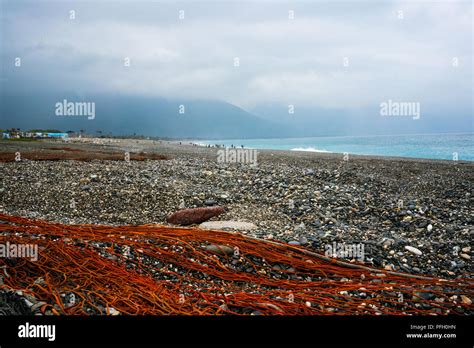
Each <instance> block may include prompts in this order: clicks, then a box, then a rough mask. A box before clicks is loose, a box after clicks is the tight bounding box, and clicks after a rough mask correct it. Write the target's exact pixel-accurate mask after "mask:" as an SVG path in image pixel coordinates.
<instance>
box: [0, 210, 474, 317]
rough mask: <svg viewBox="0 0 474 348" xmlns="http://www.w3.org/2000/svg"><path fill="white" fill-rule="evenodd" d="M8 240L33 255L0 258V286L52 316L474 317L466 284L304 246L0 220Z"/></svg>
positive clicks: (1, 239) (225, 235) (146, 228)
mask: <svg viewBox="0 0 474 348" xmlns="http://www.w3.org/2000/svg"><path fill="white" fill-rule="evenodd" d="M7 241H8V242H9V243H10V244H13V243H15V244H35V245H38V246H39V258H38V260H37V261H33V260H30V259H28V258H9V259H0V266H3V267H4V273H5V274H4V275H3V276H4V285H1V286H0V288H10V289H15V290H22V291H23V292H24V293H26V294H30V295H33V296H34V297H35V298H36V299H38V300H41V301H44V302H46V304H45V305H43V306H42V308H41V310H42V311H43V312H44V311H46V310H50V311H52V312H53V313H55V314H69V315H84V314H114V313H118V312H120V313H123V314H133V315H136V314H138V315H168V314H172V315H214V314H239V315H246V314H254V315H255V314H263V315H314V314H316V315H324V314H326V315H328V314H329V315H340V314H343V315H347V314H360V315H380V314H392V315H411V314H466V313H469V312H472V310H473V306H472V305H471V304H467V303H464V302H463V301H461V300H460V299H459V296H460V295H464V296H467V297H468V298H472V296H473V293H474V291H473V284H472V280H470V279H456V280H445V279H439V278H435V277H414V278H408V277H407V276H405V275H404V274H396V273H393V272H392V273H390V272H387V271H385V270H377V269H369V268H351V267H347V266H346V265H344V264H340V263H338V262H336V261H335V260H325V259H324V257H323V256H318V255H317V254H314V253H310V252H307V251H305V249H304V248H299V247H294V246H291V245H287V244H283V243H277V242H270V241H264V240H258V239H254V238H250V237H246V236H244V235H242V234H239V233H229V232H222V231H205V230H199V229H191V228H190V229H186V228H169V227H163V226H156V225H143V226H103V225H63V224H58V223H50V222H45V221H40V220H31V219H26V218H21V217H14V216H9V215H3V214H0V243H3V244H4V243H6V242H7ZM209 245H211V246H212V247H209ZM351 265H352V264H351ZM352 267H358V266H357V265H352ZM71 297H73V298H74V299H75V300H74V301H72V302H71V301H69V300H68V298H69V299H70V298H71ZM68 301H69V302H68ZM117 311H118V312H117Z"/></svg>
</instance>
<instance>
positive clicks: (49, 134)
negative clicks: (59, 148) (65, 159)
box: [45, 133, 69, 139]
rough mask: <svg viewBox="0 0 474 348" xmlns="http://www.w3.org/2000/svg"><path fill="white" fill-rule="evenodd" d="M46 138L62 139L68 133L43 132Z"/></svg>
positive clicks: (65, 137) (67, 135) (66, 136)
mask: <svg viewBox="0 0 474 348" xmlns="http://www.w3.org/2000/svg"><path fill="white" fill-rule="evenodd" d="M45 135H46V137H47V138H62V139H67V138H68V137H69V134H67V133H45Z"/></svg>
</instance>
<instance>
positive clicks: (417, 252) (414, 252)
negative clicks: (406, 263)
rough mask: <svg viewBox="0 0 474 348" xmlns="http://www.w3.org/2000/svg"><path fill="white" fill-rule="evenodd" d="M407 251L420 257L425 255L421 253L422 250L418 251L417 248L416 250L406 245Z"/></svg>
mask: <svg viewBox="0 0 474 348" xmlns="http://www.w3.org/2000/svg"><path fill="white" fill-rule="evenodd" d="M405 249H406V250H408V251H409V252H411V253H412V254H415V255H418V256H420V255H421V254H423V253H422V252H421V250H419V249H417V248H414V247H412V246H409V245H406V246H405Z"/></svg>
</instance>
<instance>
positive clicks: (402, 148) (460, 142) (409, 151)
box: [197, 133, 474, 161]
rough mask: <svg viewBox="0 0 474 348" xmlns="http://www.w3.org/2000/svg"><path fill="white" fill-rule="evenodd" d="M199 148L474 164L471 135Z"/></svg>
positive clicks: (239, 141) (242, 141) (260, 141)
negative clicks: (471, 162) (320, 153)
mask: <svg viewBox="0 0 474 348" xmlns="http://www.w3.org/2000/svg"><path fill="white" fill-rule="evenodd" d="M197 143H198V144H203V145H207V144H211V145H212V144H221V145H225V146H230V145H235V146H241V145H244V146H245V147H246V148H253V149H271V150H292V151H312V152H333V153H345V152H347V153H349V154H355V155H374V156H395V157H412V158H428V159H443V160H453V159H456V156H457V159H458V160H460V161H474V133H463V134H416V135H381V136H340V137H311V138H280V139H226V140H207V141H198V142H197Z"/></svg>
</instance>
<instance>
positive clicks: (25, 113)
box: [0, 94, 289, 139]
mask: <svg viewBox="0 0 474 348" xmlns="http://www.w3.org/2000/svg"><path fill="white" fill-rule="evenodd" d="M64 100H66V101H67V102H73V103H75V102H94V103H95V117H94V118H92V119H90V118H89V117H87V115H84V116H58V115H56V113H55V111H56V107H55V105H56V104H57V103H63V101H64ZM1 104H2V105H1V114H2V118H1V119H0V121H1V122H0V128H11V127H14V128H21V129H60V130H63V131H68V130H72V131H76V132H79V131H80V130H84V131H85V132H86V133H89V134H95V133H96V132H97V131H100V132H102V134H106V135H108V134H112V135H135V134H136V135H144V136H157V137H171V138H207V139H219V138H252V137H253V138H259V137H269V136H275V137H280V136H286V135H288V134H289V132H288V131H287V129H286V128H285V127H284V126H283V125H281V124H278V123H277V122H273V121H268V120H263V119H260V118H258V117H256V116H255V115H253V114H251V113H248V112H246V111H245V110H242V109H241V108H239V107H236V106H234V105H231V104H229V103H225V102H221V101H203V100H191V101H182V100H181V101H176V100H168V99H164V98H156V97H143V96H124V95H121V94H99V95H91V96H85V95H82V96H79V95H77V94H66V95H65V94H61V96H58V95H51V94H41V95H35V96H18V95H13V96H11V95H10V96H2V99H1ZM180 111H182V112H183V113H180Z"/></svg>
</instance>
